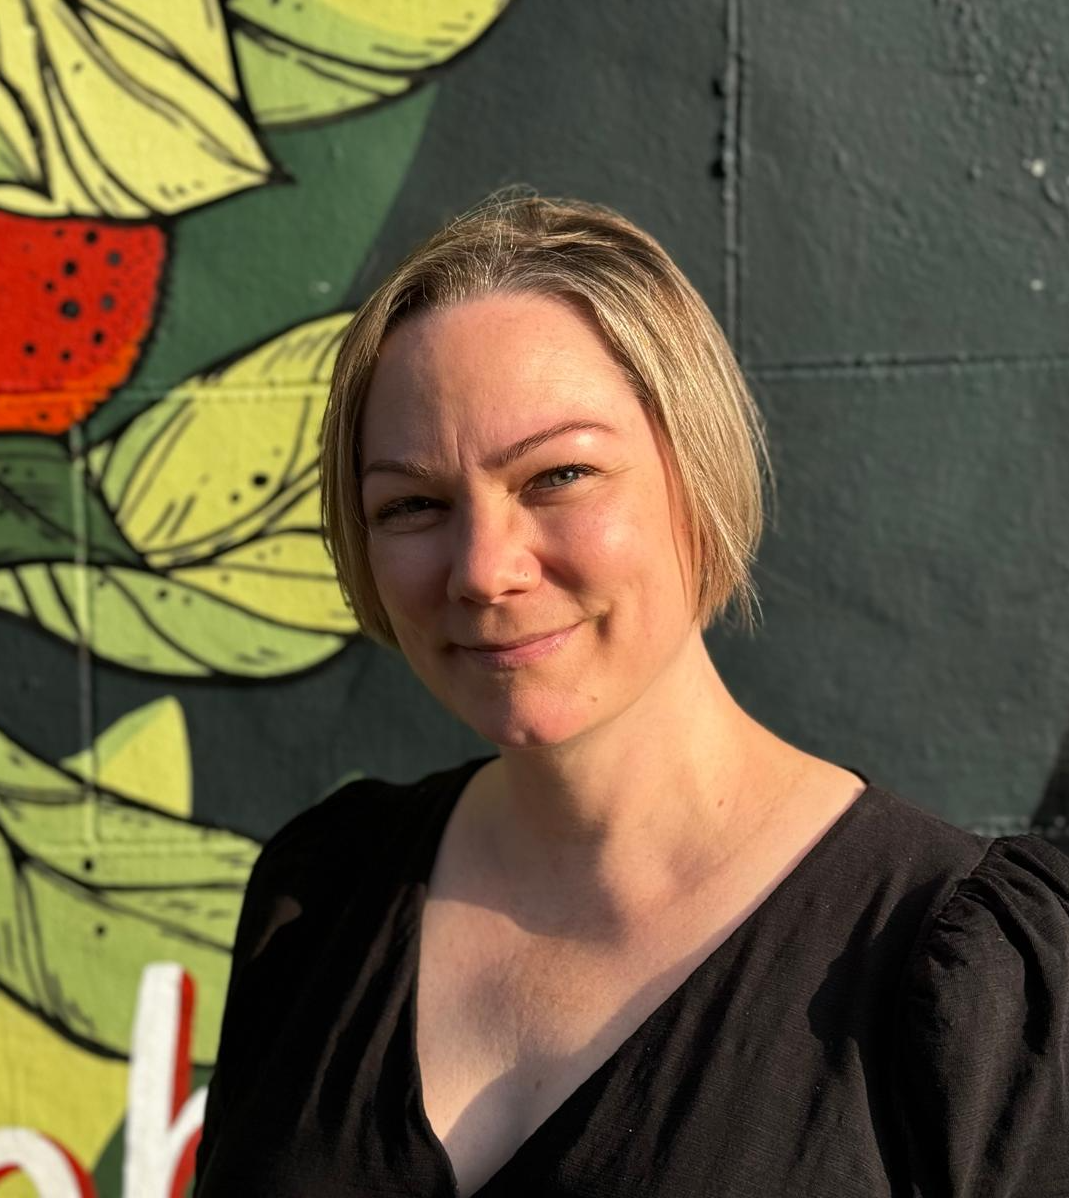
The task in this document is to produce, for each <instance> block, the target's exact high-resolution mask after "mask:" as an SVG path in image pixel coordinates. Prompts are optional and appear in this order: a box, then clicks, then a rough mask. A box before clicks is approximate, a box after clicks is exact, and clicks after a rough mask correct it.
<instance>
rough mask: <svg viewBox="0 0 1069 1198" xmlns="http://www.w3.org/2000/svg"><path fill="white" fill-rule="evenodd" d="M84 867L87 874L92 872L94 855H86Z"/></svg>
mask: <svg viewBox="0 0 1069 1198" xmlns="http://www.w3.org/2000/svg"><path fill="white" fill-rule="evenodd" d="M82 869H84V870H85V872H86V873H87V874H91V873H92V872H93V858H92V857H86V859H85V860H84V861H83V862H82Z"/></svg>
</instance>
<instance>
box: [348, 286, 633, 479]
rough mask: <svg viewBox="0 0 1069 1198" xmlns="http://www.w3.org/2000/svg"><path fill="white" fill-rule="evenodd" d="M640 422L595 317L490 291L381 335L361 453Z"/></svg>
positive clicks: (560, 303) (543, 299)
mask: <svg viewBox="0 0 1069 1198" xmlns="http://www.w3.org/2000/svg"><path fill="white" fill-rule="evenodd" d="M573 416H577V417H592V418H596V419H599V420H603V421H605V422H606V423H610V424H612V425H613V426H614V427H616V428H619V429H620V430H621V431H627V430H629V429H630V430H634V431H637V430H638V429H639V428H640V426H644V425H645V420H644V417H643V412H642V408H641V405H640V404H639V402H638V400H637V398H636V396H635V394H634V392H633V390H632V389H631V386H630V384H629V382H628V379H627V376H626V374H625V373H624V371H623V369H622V368H621V367H620V365H619V363H617V362H616V360H615V359H614V357H613V355H612V353H611V352H610V351H609V349H608V347H607V346H606V345H605V343H604V341H603V339H602V336H601V333H600V331H599V330H598V328H597V326H596V325H595V323H594V321H593V318H592V317H589V316H588V315H586V314H585V313H584V312H583V311H582V309H581V308H579V307H578V305H573V304H571V303H569V302H567V301H565V300H562V299H557V298H554V297H549V296H540V295H530V294H522V295H494V296H487V297H483V298H480V299H477V300H470V301H468V302H466V303H463V304H459V305H456V306H455V307H451V308H447V309H445V310H443V311H434V312H422V313H420V314H418V315H417V316H414V317H411V318H409V319H407V320H405V321H403V322H402V323H401V324H400V325H399V326H398V327H397V328H395V329H394V330H392V331H391V333H390V334H389V335H388V336H387V337H386V339H385V340H384V341H383V343H382V346H381V347H380V352H379V359H378V363H377V364H376V367H375V371H374V374H373V375H372V379H371V386H370V388H369V391H368V395H367V398H366V400H365V404H364V411H363V414H362V422H361V444H362V448H363V449H364V450H365V451H366V452H371V453H374V454H375V455H376V456H377V455H378V454H379V453H380V452H387V451H389V450H391V448H397V447H399V446H401V445H404V446H405V447H406V448H408V449H411V448H413V446H415V447H420V446H423V447H425V448H426V449H427V450H428V451H431V452H433V451H434V450H435V449H438V448H440V447H441V443H442V442H450V441H453V440H454V439H459V438H463V439H465V440H467V439H468V438H471V439H472V440H474V441H488V442H500V441H502V440H507V439H508V438H510V437H511V438H514V437H516V436H523V435H525V434H527V433H529V432H532V431H535V430H536V429H537V428H538V427H540V426H542V425H544V424H547V423H549V422H551V421H553V420H559V419H562V418H568V417H573Z"/></svg>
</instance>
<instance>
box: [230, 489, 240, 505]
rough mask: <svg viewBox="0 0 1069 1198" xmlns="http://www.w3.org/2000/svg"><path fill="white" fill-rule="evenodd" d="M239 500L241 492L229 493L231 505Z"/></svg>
mask: <svg viewBox="0 0 1069 1198" xmlns="http://www.w3.org/2000/svg"><path fill="white" fill-rule="evenodd" d="M240 498H241V492H240V491H231V492H230V502H231V503H237V501H238V500H239V499H240Z"/></svg>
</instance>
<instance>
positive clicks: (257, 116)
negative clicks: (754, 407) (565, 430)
mask: <svg viewBox="0 0 1069 1198" xmlns="http://www.w3.org/2000/svg"><path fill="white" fill-rule="evenodd" d="M298 9H300V12H298ZM194 10H195V11H194ZM162 11H163V10H162V8H161V7H160V6H158V5H152V4H149V3H147V0H127V2H126V3H125V4H124V5H123V6H121V7H118V8H115V9H114V10H112V9H108V10H106V12H105V10H104V9H101V10H100V11H99V12H96V10H90V9H87V8H80V7H78V6H75V5H73V4H71V5H68V6H64V5H58V6H56V5H52V6H48V5H45V4H43V3H39V2H38V0H23V2H22V3H20V4H12V5H7V6H0V22H2V23H3V27H2V28H0V84H2V86H0V663H2V668H0V1198H25V1196H27V1195H32V1194H34V1193H36V1192H38V1191H39V1192H40V1193H42V1194H45V1195H47V1196H48V1198H60V1196H65V1195H67V1194H79V1193H97V1194H99V1195H102V1196H103V1195H107V1196H109V1198H118V1196H119V1195H120V1194H124V1195H125V1198H134V1195H136V1198H149V1196H150V1195H153V1194H157V1193H158V1194H161V1195H162V1194H170V1193H172V1192H182V1188H183V1186H184V1185H185V1182H186V1181H187V1180H188V1177H189V1168H190V1149H191V1146H192V1145H193V1143H194V1142H195V1136H196V1131H197V1127H198V1123H199V1110H200V1104H201V1103H202V1102H203V1089H201V1088H200V1087H202V1086H203V1083H204V1082H205V1081H206V1079H207V1077H208V1076H209V1075H210V1070H211V1064H212V1060H213V1055H214V1050H215V1040H216V1037H217V1029H218V1018H219V1010H220V1004H221V1000H222V991H223V987H224V985H225V981H226V975H227V968H228V948H229V944H230V938H231V936H232V933H233V923H234V920H235V919H236V915H237V910H238V907H239V904H240V900H241V893H242V886H243V883H244V879H245V877H246V876H247V873H248V869H249V866H250V864H251V861H252V859H253V858H254V856H255V853H256V851H257V847H258V844H259V842H261V841H262V840H263V839H264V838H265V837H266V836H267V835H269V834H270V833H271V832H272V831H273V830H274V829H276V828H277V827H279V826H280V825H281V823H283V822H284V821H285V820H286V819H287V818H288V817H289V816H291V815H292V814H294V813H295V812H297V811H299V810H301V809H302V808H304V807H306V806H307V805H308V804H310V803H312V802H313V801H315V800H316V799H317V798H318V797H320V796H321V795H322V794H324V793H325V792H326V791H327V790H329V789H330V788H332V787H333V786H335V785H336V784H337V783H338V782H339V781H340V780H341V779H342V778H344V777H346V776H348V775H351V774H353V773H363V774H369V775H380V776H384V777H388V778H391V779H408V778H413V777H416V776H419V775H421V774H424V773H426V772H428V771H430V770H432V769H436V768H439V767H442V766H444V765H447V764H451V763H454V762H457V761H459V760H461V759H463V758H465V757H469V756H473V755H475V754H477V753H480V752H483V751H485V748H486V746H484V745H483V743H482V742H481V741H479V740H478V738H476V737H475V736H474V734H473V733H471V732H470V731H469V730H467V729H465V728H464V727H462V726H459V725H458V724H456V723H455V722H454V721H453V720H451V719H450V718H449V717H448V716H446V715H445V714H444V713H443V712H441V711H440V710H439V709H438V708H437V707H436V705H435V703H434V701H433V700H431V699H430V698H429V697H428V696H427V695H426V694H425V693H424V692H423V690H422V687H421V686H420V684H419V683H418V682H416V681H415V680H414V679H413V677H412V676H411V675H410V673H409V672H408V670H407V668H406V666H405V664H404V662H403V661H402V660H401V659H400V658H399V657H398V656H397V655H395V654H391V653H388V652H386V651H384V650H381V649H379V648H377V647H375V646H374V645H372V644H371V643H370V642H368V641H367V640H365V639H363V638H361V636H360V635H359V633H358V630H356V629H355V627H354V625H353V622H352V620H351V618H350V617H349V615H348V613H347V612H346V611H345V610H344V608H343V606H342V604H341V602H340V597H339V595H338V593H337V589H336V586H335V584H334V582H333V579H332V577H331V573H330V566H329V562H328V561H327V559H326V557H325V554H324V552H323V549H322V545H321V543H320V541H319V537H318V533H317V530H316V524H315V504H316V484H315V477H314V461H315V444H314V429H315V423H316V419H317V414H318V412H319V411H320V410H321V407H322V403H323V400H324V395H325V379H326V375H327V372H328V371H329V366H330V361H331V357H332V354H333V350H334V348H335V345H336V338H337V336H338V333H339V331H340V330H341V328H342V327H343V326H344V324H345V321H346V315H347V313H349V312H351V310H352V309H353V308H354V306H355V305H356V304H358V303H359V301H360V299H361V297H362V296H364V295H365V294H366V293H367V291H368V289H369V288H370V287H371V286H373V285H374V283H375V281H376V280H377V279H378V278H380V277H381V275H382V274H383V273H384V272H385V271H386V270H387V269H388V268H389V266H390V265H391V264H392V263H393V262H395V261H396V260H397V259H398V257H399V256H400V255H401V254H403V253H404V252H405V251H406V250H407V249H408V248H409V247H411V245H412V244H414V243H415V241H417V240H418V239H419V238H421V237H422V236H424V235H425V234H427V233H429V232H430V231H431V230H432V229H434V228H435V227H436V226H437V225H438V224H439V223H440V222H441V221H442V219H443V218H445V217H446V216H448V215H450V214H452V213H454V212H456V211H458V210H459V209H462V208H464V207H466V206H468V205H469V204H471V203H472V202H474V201H475V200H477V199H478V198H480V197H481V196H482V195H484V194H485V193H486V192H487V191H489V190H490V189H492V188H494V187H497V186H500V185H502V184H505V183H511V182H526V183H530V184H533V185H534V186H536V187H538V188H539V189H540V190H543V191H545V192H547V193H564V194H573V195H579V196H582V197H586V198H590V199H595V200H600V201H604V202H607V203H610V204H612V205H614V206H616V207H618V208H620V209H621V210H622V211H624V212H625V213H626V214H627V215H629V216H630V217H631V218H633V219H634V220H636V221H637V222H638V223H639V224H641V225H643V226H645V227H647V228H648V229H649V230H650V231H651V232H652V233H654V234H655V235H656V236H657V237H658V238H660V239H661V240H662V241H663V243H664V244H665V246H666V247H667V248H668V250H669V251H670V252H671V253H672V254H673V255H674V256H675V257H676V259H677V260H678V261H679V262H680V264H681V265H682V267H683V269H684V270H685V271H686V272H687V273H688V275H689V276H690V277H691V278H692V280H693V281H694V282H695V284H696V285H697V286H698V287H699V289H700V290H701V291H702V293H703V294H704V295H705V296H706V298H707V299H708V301H709V303H710V305H711V306H712V308H713V310H714V312H715V313H716V314H717V315H718V317H719V318H720V320H721V322H722V324H723V325H724V327H725V329H726V330H727V332H728V334H729V337H730V338H731V340H732V343H733V344H734V345H735V346H736V348H737V350H738V352H739V355H740V357H741V360H742V362H743V365H744V367H745V369H746V372H747V375H748V377H749V379H750V380H751V383H752V385H753V388H754V390H755V393H756V395H757V397H758V400H759V403H760V404H761V407H762V409H763V411H764V413H765V416H766V419H767V422H768V428H769V435H770V439H771V446H772V453H773V459H774V465H775V468H776V473H777V476H778V482H779V501H778V511H777V516H776V520H775V523H774V525H773V527H771V528H770V530H769V532H768V534H767V536H766V538H765V541H764V543H763V547H762V551H761V557H760V565H759V569H758V585H759V588H760V592H761V596H762V605H763V611H764V617H763V623H762V626H761V629H760V631H759V632H758V633H757V635H756V636H753V637H748V636H744V635H741V634H739V633H732V632H731V631H729V630H718V631H716V632H714V633H712V634H711V635H710V637H709V644H710V648H711V650H712V652H713V655H714V657H715V659H716V661H717V662H718V664H719V666H720V667H721V670H722V672H723V674H724V675H725V677H726V679H727V681H728V683H729V685H730V686H731V687H732V689H733V690H734V692H735V693H736V694H737V696H738V697H739V698H740V699H741V700H742V701H743V702H744V704H745V705H746V706H747V707H748V708H749V709H750V710H751V711H752V712H753V713H754V714H755V715H757V716H758V717H759V718H761V719H762V720H763V721H765V722H766V723H767V724H768V725H769V726H770V727H772V728H774V729H775V730H776V731H777V732H779V733H781V734H782V735H784V736H786V737H787V738H788V739H791V740H793V741H794V742H796V743H797V744H799V745H802V746H804V747H805V748H807V749H809V750H811V751H813V752H816V753H818V754H822V755H824V756H827V757H830V758H832V759H834V760H837V761H839V762H841V763H843V764H845V765H850V766H853V767H855V768H857V769H859V770H862V771H863V772H865V773H866V774H868V775H869V776H870V777H872V778H873V779H874V780H875V781H878V782H880V783H882V784H883V785H885V786H889V787H891V788H893V789H896V790H898V791H899V792H900V793H901V794H903V795H905V796H907V797H909V798H911V799H913V800H914V801H916V802H917V803H919V804H920V805H922V806H925V807H927V808H928V809H930V810H932V811H934V812H937V813H938V814H940V815H942V816H944V817H945V818H947V819H949V820H951V821H953V822H955V823H958V824H960V825H961V826H964V827H970V828H974V829H977V830H980V831H984V832H988V833H1001V832H1015V831H1021V830H1028V829H1029V828H1032V829H1033V830H1035V831H1037V832H1039V834H1041V835H1044V836H1047V837H1049V838H1051V839H1052V840H1054V841H1056V842H1058V843H1062V844H1066V843H1069V839H1067V837H1066V832H1065V822H1066V816H1067V814H1069V742H1067V741H1066V740H1065V737H1066V729H1067V726H1069V634H1067V631H1066V612H1067V608H1069V534H1067V532H1066V515H1067V511H1069V471H1067V470H1066V462H1067V460H1069V394H1067V383H1069V332H1067V316H1069V282H1067V273H1066V269H1065V268H1066V244H1067V243H1066V233H1067V227H1069V226H1067V221H1069V215H1067V213H1069V209H1067V207H1066V198H1067V196H1069V177H1067V176H1069V157H1067V156H1066V153H1065V146H1066V144H1067V143H1066V137H1067V133H1069V18H1067V16H1066V14H1065V11H1064V9H1063V7H1062V6H1059V5H1057V4H1056V2H1055V0H1034V2H1033V3H1032V4H1030V5H1027V6H1023V5H1012V6H1011V5H1006V4H1003V3H999V0H973V2H967V0H899V3H897V4H895V5H857V4H851V5H847V4H845V3H838V2H836V0H799V2H797V3H790V4H783V3H773V2H771V0H751V2H749V3H745V2H744V0H702V2H699V0H671V2H670V3H669V2H662V3H660V4H657V5H651V4H641V3H637V2H631V0H584V3H582V4H576V3H569V2H568V0H542V2H541V3H536V2H535V0H513V3H512V4H510V5H509V6H508V7H506V8H505V9H504V10H503V11H501V12H498V11H497V10H496V6H495V5H494V4H492V3H484V4H480V3H478V2H477V0H469V2H468V3H465V4H456V3H450V2H448V0H439V2H438V3H435V4H430V5H427V6H424V7H419V8H418V12H419V16H418V18H416V19H415V20H416V23H415V24H414V25H409V26H407V27H406V26H404V25H403V24H402V23H401V22H400V18H399V17H398V16H397V13H398V12H400V9H399V8H398V6H393V5H389V4H385V3H382V4H376V3H370V2H365V0H353V3H352V4H351V5H350V6H349V12H348V13H342V15H341V16H338V15H334V16H331V12H330V9H329V8H328V7H327V6H325V5H324V6H323V7H322V8H320V6H319V5H318V4H317V3H316V2H315V0H304V4H303V8H301V6H300V5H298V4H293V5H286V4H283V5H277V4H271V3H269V2H268V0H231V2H230V3H229V4H228V5H226V6H225V7H223V8H221V9H216V8H215V7H214V6H213V4H211V3H209V4H200V5H196V6H194V5H190V6H189V7H188V10H187V9H183V8H180V7H178V6H174V7H168V8H167V13H168V14H169V15H167V16H160V13H161V12H162ZM94 13H95V15H94ZM101 13H105V15H101ZM64 14H65V17H64ZM139 21H140V22H145V21H147V22H148V25H147V26H146V25H145V24H143V23H142V24H138V22H139ZM146 97H148V98H146ZM653 618H655V613H651V619H653ZM189 1063H192V1065H193V1069H192V1072H190V1070H189V1069H188V1068H187V1065H188V1064H189ZM176 1066H177V1068H176ZM176 1076H177V1077H178V1078H179V1082H178V1088H177V1089H175V1084H176V1083H175V1080H174V1079H175V1077H176ZM187 1077H188V1079H189V1080H188V1084H187V1082H186V1081H185V1079H186V1078H187ZM131 1087H133V1088H134V1089H135V1090H136V1093H137V1094H138V1095H139V1096H140V1097H139V1098H137V1099H135V1100H134V1101H133V1102H131V1101H130V1099H129V1098H128V1093H129V1092H130V1090H131ZM124 1162H125V1169H126V1179H125V1182H124V1181H123V1177H122V1173H123V1168H124ZM5 1170H6V1171H5ZM34 1179H35V1180H34ZM183 1179H185V1181H184V1180H183ZM79 1187H81V1188H79Z"/></svg>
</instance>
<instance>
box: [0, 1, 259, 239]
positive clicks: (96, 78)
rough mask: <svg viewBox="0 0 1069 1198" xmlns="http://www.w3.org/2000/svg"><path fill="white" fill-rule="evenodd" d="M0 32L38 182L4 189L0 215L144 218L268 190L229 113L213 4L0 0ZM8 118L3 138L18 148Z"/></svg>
mask: <svg viewBox="0 0 1069 1198" xmlns="http://www.w3.org/2000/svg"><path fill="white" fill-rule="evenodd" d="M0 28H2V29H3V31H4V37H3V38H2V39H0V82H2V83H3V85H4V86H5V87H6V88H7V89H8V90H9V92H10V94H11V95H12V96H13V97H14V98H15V100H16V101H17V103H16V105H15V108H16V109H18V110H20V111H21V112H22V113H23V114H25V115H24V123H25V122H29V123H32V127H33V129H34V131H35V133H36V135H37V145H38V147H39V155H40V159H41V167H42V170H41V171H40V172H38V173H39V174H41V175H43V177H44V178H45V179H46V180H47V190H42V189H39V188H36V187H34V186H28V185H27V184H25V183H22V182H5V183H0V208H7V209H10V210H12V211H15V212H22V213H25V214H27V215H32V216H61V215H82V216H110V217H117V218H121V219H125V220H131V219H133V220H137V219H148V218H152V217H157V216H161V215H172V214H174V213H177V212H182V211H185V210H186V209H188V208H193V207H197V206H199V205H201V204H206V203H209V202H211V201H212V200H216V199H219V198H220V197H222V196H226V195H230V194H232V193H233V192H237V191H241V190H244V189H245V188H249V187H256V186H259V185H261V184H262V183H264V182H266V181H268V179H269V178H270V177H271V173H272V168H271V165H270V163H269V161H268V159H267V156H266V154H265V153H264V150H263V148H262V147H261V145H260V144H259V142H258V140H257V137H256V134H255V132H254V131H253V129H252V128H251V127H250V125H249V124H248V123H247V121H246V119H245V117H244V116H243V115H242V112H241V110H240V107H239V105H238V104H237V103H236V85H235V80H234V73H233V66H232V63H231V61H230V53H231V51H230V44H229V35H228V31H227V29H226V25H225V22H224V21H223V19H222V15H221V12H220V10H219V6H218V4H217V3H216V0H202V2H201V3H198V4H196V5H193V4H189V5H182V6H171V5H163V4H159V3H157V2H156V0H87V2H85V3H80V4H73V3H69V2H64V0H0ZM10 109H11V106H8V107H7V108H5V107H3V106H0V121H2V122H3V123H2V124H0V138H2V140H3V142H4V143H7V144H11V145H17V144H19V139H20V138H21V141H22V142H24V141H25V133H24V130H23V131H20V129H19V128H18V123H17V122H16V121H14V119H13V116H12V112H11V110H10ZM5 114H6V119H4V118H5Z"/></svg>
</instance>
